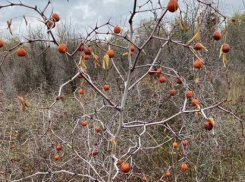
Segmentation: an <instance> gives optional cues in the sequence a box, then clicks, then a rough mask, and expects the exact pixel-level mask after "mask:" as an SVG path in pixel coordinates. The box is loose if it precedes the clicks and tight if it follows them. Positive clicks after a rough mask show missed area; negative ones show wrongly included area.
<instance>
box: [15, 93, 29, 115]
mask: <svg viewBox="0 0 245 182" xmlns="http://www.w3.org/2000/svg"><path fill="white" fill-rule="evenodd" d="M17 98H18V99H19V101H20V103H21V108H22V111H23V112H24V111H25V108H26V107H27V104H26V101H25V99H24V98H23V97H21V96H17Z"/></svg>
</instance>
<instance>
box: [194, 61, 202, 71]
mask: <svg viewBox="0 0 245 182" xmlns="http://www.w3.org/2000/svg"><path fill="white" fill-rule="evenodd" d="M202 65H203V62H202V60H199V59H198V60H196V61H194V63H193V66H194V68H197V69H200V68H201V67H202Z"/></svg>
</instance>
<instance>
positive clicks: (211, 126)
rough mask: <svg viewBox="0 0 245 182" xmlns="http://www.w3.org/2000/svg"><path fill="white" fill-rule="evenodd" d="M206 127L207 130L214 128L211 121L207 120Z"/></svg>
mask: <svg viewBox="0 0 245 182" xmlns="http://www.w3.org/2000/svg"><path fill="white" fill-rule="evenodd" d="M204 128H205V130H212V129H213V125H212V124H211V123H210V122H208V121H206V122H205V123H204Z"/></svg>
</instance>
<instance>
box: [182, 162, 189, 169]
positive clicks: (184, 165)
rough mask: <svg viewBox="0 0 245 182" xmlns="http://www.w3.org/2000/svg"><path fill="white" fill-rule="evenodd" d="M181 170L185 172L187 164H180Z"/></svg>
mask: <svg viewBox="0 0 245 182" xmlns="http://www.w3.org/2000/svg"><path fill="white" fill-rule="evenodd" d="M181 169H182V171H187V170H188V166H187V164H186V163H182V164H181Z"/></svg>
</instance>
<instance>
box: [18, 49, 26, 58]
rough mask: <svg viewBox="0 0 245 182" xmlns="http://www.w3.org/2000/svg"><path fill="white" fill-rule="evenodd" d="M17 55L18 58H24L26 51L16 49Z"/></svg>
mask: <svg viewBox="0 0 245 182" xmlns="http://www.w3.org/2000/svg"><path fill="white" fill-rule="evenodd" d="M17 55H18V56H19V57H25V56H26V51H25V49H23V48H22V47H20V48H18V49H17Z"/></svg>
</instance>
